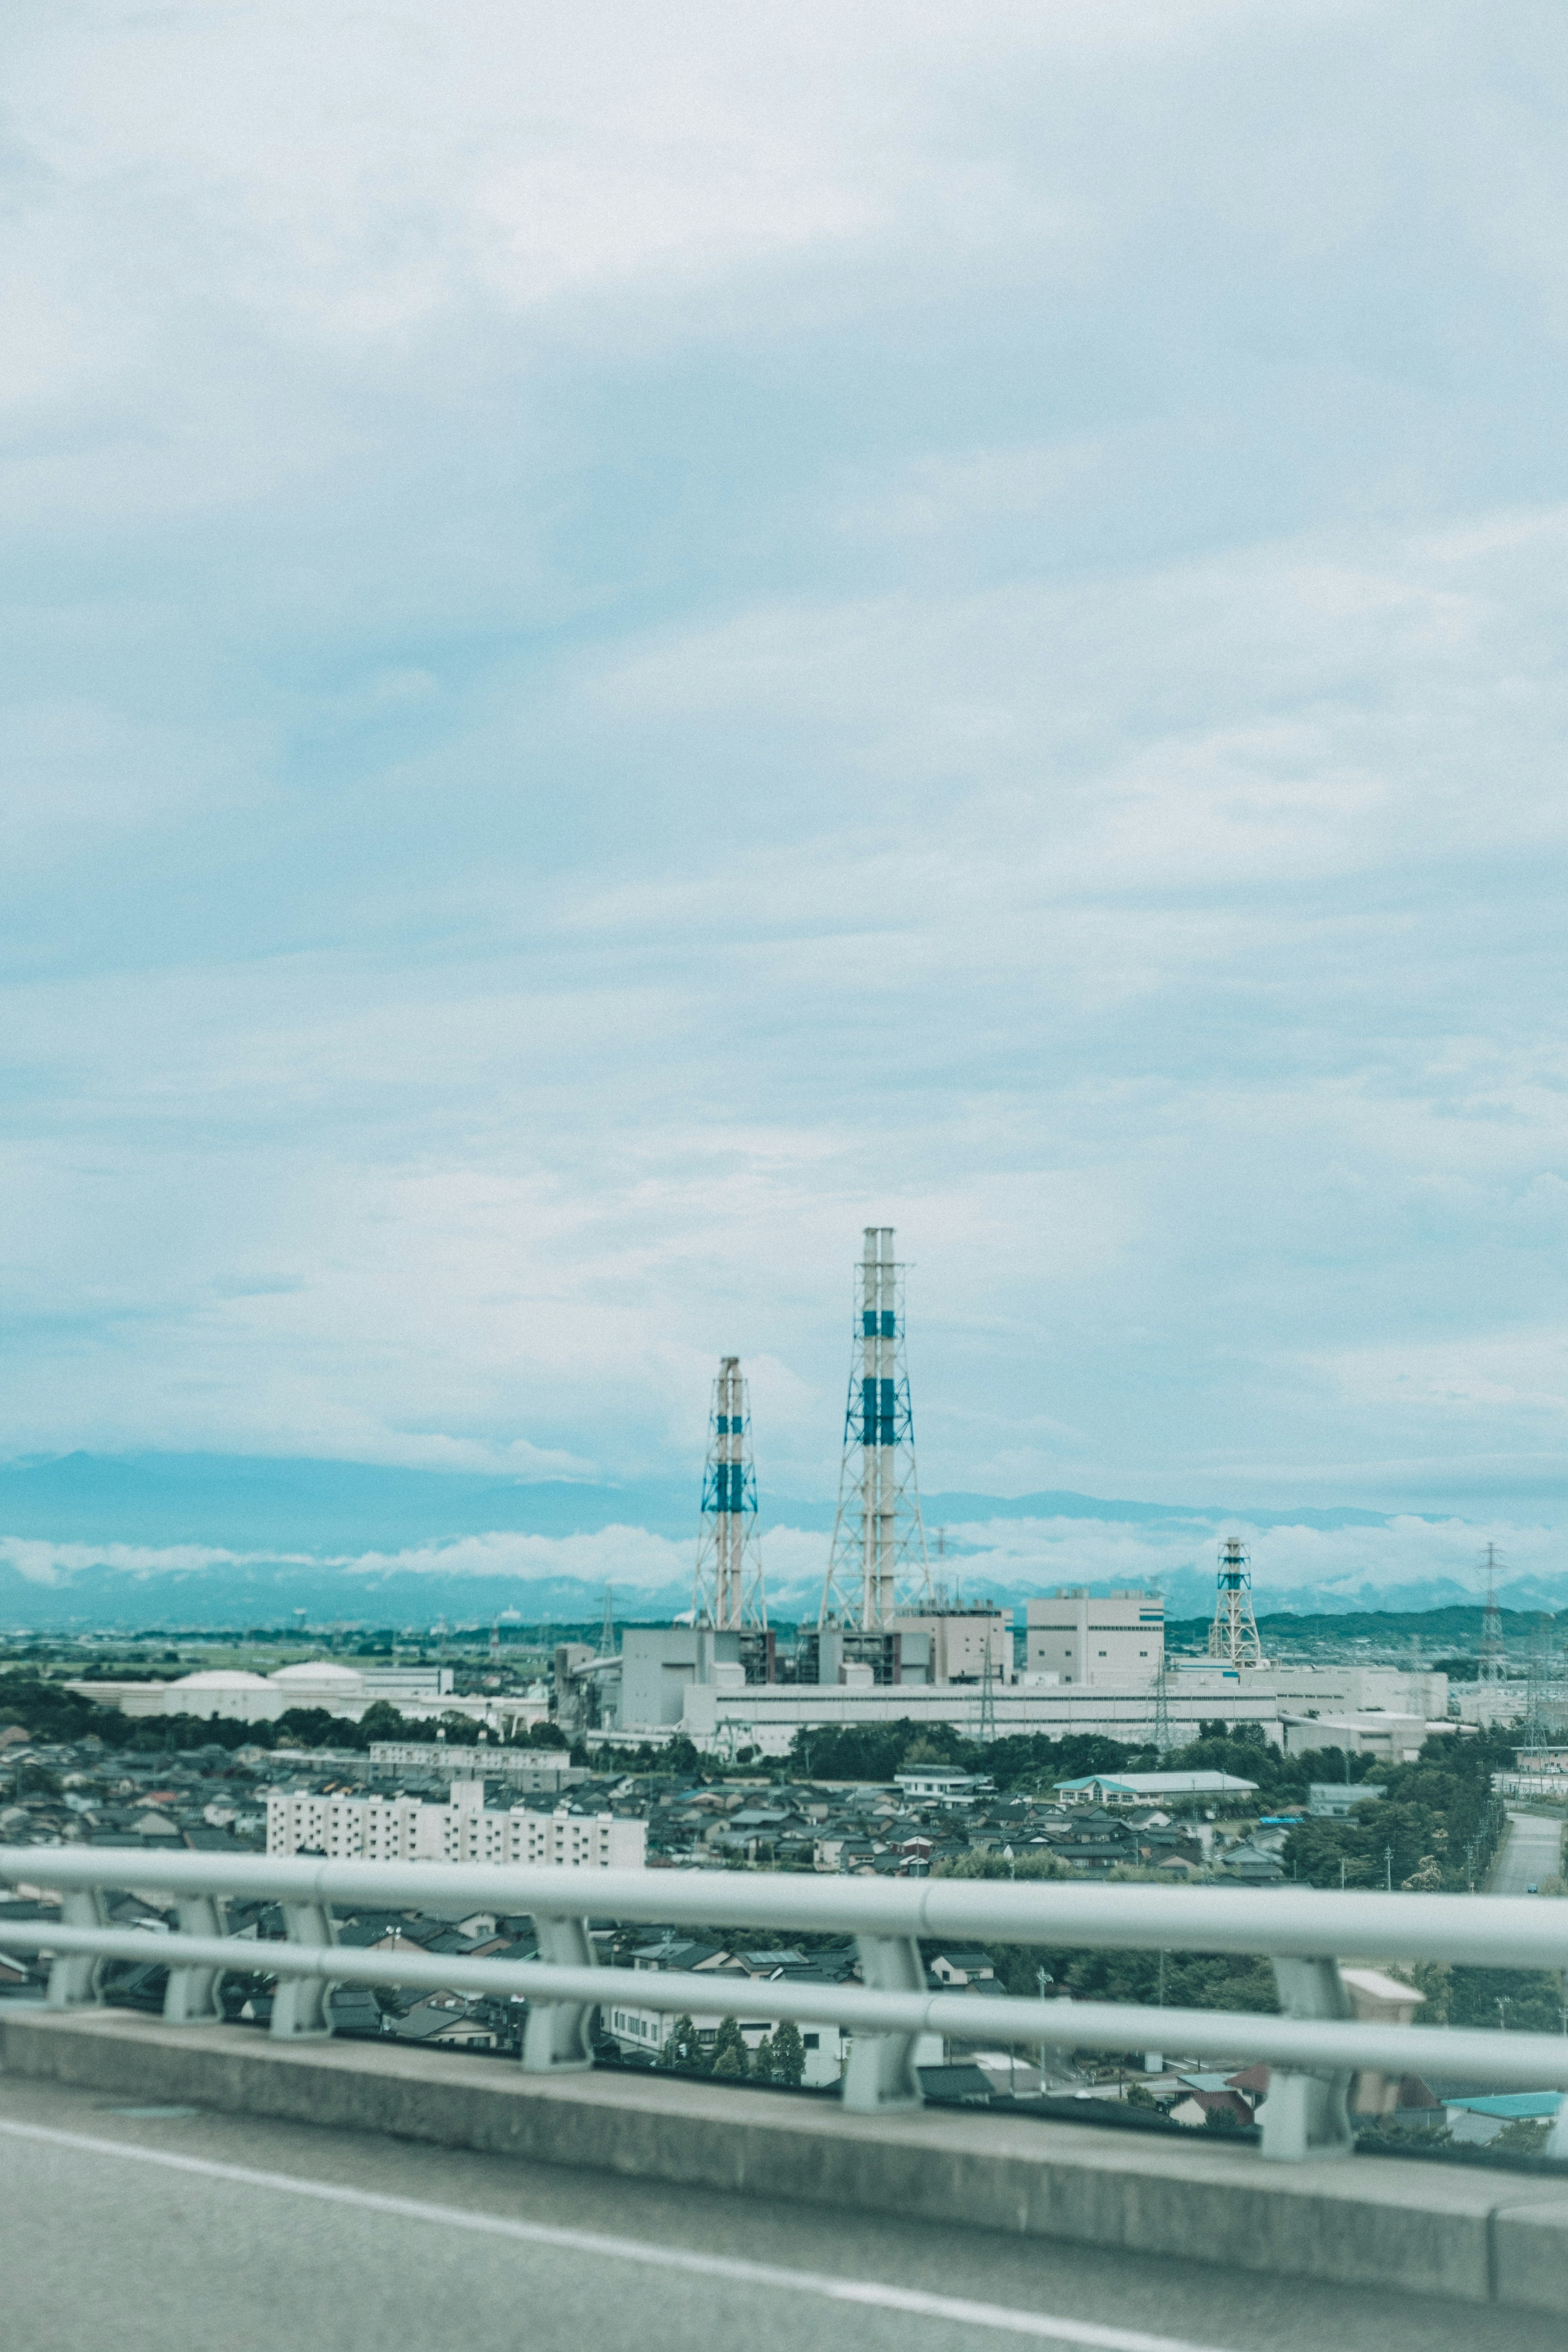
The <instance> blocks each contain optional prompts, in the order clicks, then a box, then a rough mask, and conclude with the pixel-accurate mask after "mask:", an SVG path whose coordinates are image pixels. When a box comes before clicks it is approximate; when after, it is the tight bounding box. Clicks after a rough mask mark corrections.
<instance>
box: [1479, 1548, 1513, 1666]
mask: <svg viewBox="0 0 1568 2352" xmlns="http://www.w3.org/2000/svg"><path fill="white" fill-rule="evenodd" d="M1507 1656H1508V1651H1507V1646H1506V1644H1505V1643H1504V1641H1503V1638H1502V1616H1501V1613H1500V1611H1499V1608H1498V1605H1497V1546H1496V1544H1488V1546H1487V1605H1486V1608H1485V1609H1484V1610H1483V1612H1481V1646H1480V1670H1479V1676H1478V1679H1479V1681H1481V1682H1483V1683H1500V1682H1501V1680H1502V1678H1503V1667H1504V1664H1505V1663H1506V1660H1507Z"/></svg>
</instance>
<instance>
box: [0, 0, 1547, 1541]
mask: <svg viewBox="0 0 1568 2352" xmlns="http://www.w3.org/2000/svg"><path fill="white" fill-rule="evenodd" d="M0 91H3V93H4V96H3V100H0V107H3V110H0V217H3V220H4V232H3V235H0V306H3V315H4V317H5V321H6V325H5V332H4V334H3V335H0V530H3V532H4V537H5V545H6V549H7V560H6V562H5V570H4V580H3V583H0V595H3V597H4V600H5V602H4V614H3V626H0V693H3V696H4V710H3V719H0V742H3V746H4V749H3V752H0V760H3V789H0V991H3V993H0V1183H3V1187H4V1196H5V1204H6V1205H5V1217H4V1219H3V1220H0V1315H3V1318H4V1330H5V1345H4V1348H3V1349H0V1454H4V1455H5V1456H6V1457H9V1458H11V1459H25V1458H28V1457H33V1456H38V1455H49V1454H62V1453H68V1452H70V1451H73V1450H76V1449H84V1450H86V1451H89V1452H92V1453H98V1454H158V1453H181V1454H187V1453H197V1454H200V1453H204V1452H210V1453H214V1454H230V1455H234V1454H252V1455H264V1456H278V1457H290V1458H291V1457H299V1456H310V1457H316V1458H319V1459H329V1460H342V1461H347V1462H356V1463H364V1464H382V1465H407V1466H411V1467H422V1468H427V1469H451V1470H466V1471H483V1470H497V1471H500V1472H504V1473H507V1474H511V1475H520V1476H522V1477H524V1478H528V1479H536V1478H537V1479H544V1478H553V1477H558V1476H566V1477H572V1478H582V1479H589V1478H593V1479H598V1480H601V1481H609V1482H612V1483H613V1482H617V1481H635V1480H638V1479H650V1478H664V1477H670V1476H683V1475H690V1474H691V1473H692V1472H693V1470H694V1468H695V1465H699V1464H700V1459H701V1454H702V1449H703V1440H704V1416H705V1412H706V1403H707V1391H708V1383H709V1381H710V1380H711V1378H712V1375H713V1370H714V1368H715V1364H716V1358H717V1357H718V1355H719V1354H720V1353H721V1352H724V1353H727V1352H737V1353H739V1354H740V1355H741V1356H742V1358H743V1360H744V1361H745V1364H746V1367H747V1371H748V1373H749V1375H750V1378H751V1381H752V1398H753V1409H754V1418H755V1428H756V1443H757V1452H758V1468H759V1475H761V1477H762V1478H763V1481H764V1484H765V1486H768V1485H770V1486H772V1488H773V1489H774V1491H776V1492H781V1493H788V1494H792V1495H800V1496H824V1495H831V1492H832V1491H833V1488H834V1485H835V1482H836V1474H837V1457H838V1447H839V1439H840V1433H841V1416H842V1395H843V1382H844V1377H845V1372H846V1370H847V1364H848V1354H849V1348H848V1341H849V1317H850V1305H851V1266H852V1260H853V1258H854V1257H855V1255H857V1254H858V1250H859V1245H860V1233H861V1229H862V1226H863V1225H864V1224H866V1223H891V1224H893V1225H894V1226H895V1227H896V1228H897V1231H898V1244H899V1251H900V1255H901V1256H902V1257H904V1259H906V1260H907V1262H908V1267H909V1271H908V1311H909V1331H910V1341H909V1349H910V1367H911V1374H912V1379H913V1382H914V1395H915V1428H916V1435H917V1440H918V1443H919V1447H920V1456H921V1475H922V1478H923V1481H924V1483H925V1485H926V1486H930V1487H934V1488H944V1487H946V1488H963V1489H966V1490H969V1491H973V1492H977V1493H981V1494H990V1495H996V1496H1018V1495H1021V1494H1025V1493H1030V1492H1033V1491H1035V1490H1039V1489H1057V1488H1071V1489H1073V1490H1076V1491H1079V1492H1082V1493H1087V1494H1091V1495H1102V1496H1124V1497H1133V1498H1145V1499H1151V1500H1162V1501H1167V1502H1172V1503H1188V1504H1194V1505H1206V1506H1207V1505H1215V1506H1227V1507H1236V1508H1239V1509H1246V1508H1250V1507H1263V1506H1265V1505H1267V1506H1270V1507H1284V1506H1289V1505H1296V1504H1301V1505H1314V1506H1319V1507H1332V1506H1335V1505H1354V1506H1356V1507H1364V1508H1366V1509H1369V1510H1372V1511H1376V1512H1386V1513H1390V1514H1395V1515H1409V1514H1423V1513H1434V1514H1438V1515H1443V1514H1452V1513H1458V1514H1460V1515H1462V1516H1465V1517H1467V1518H1468V1519H1469V1520H1473V1521H1475V1522H1476V1523H1477V1524H1479V1523H1480V1522H1481V1521H1483V1520H1484V1521H1487V1522H1488V1523H1490V1522H1491V1521H1494V1520H1495V1521H1498V1522H1499V1523H1508V1524H1517V1525H1521V1526H1522V1525H1529V1526H1532V1527H1533V1526H1542V1527H1550V1526H1554V1525H1555V1524H1556V1523H1557V1522H1558V1521H1559V1520H1560V1519H1561V1518H1563V1517H1568V1476H1565V1473H1564V1462H1563V1437H1564V1424H1565V1417H1568V1355H1565V1352H1564V1336H1563V1334H1564V1310H1565V1307H1568V1297H1565V1285H1564V1274H1563V1265H1564V1255H1563V1242H1564V1238H1565V1226H1568V1106H1565V1099H1564V1079H1565V1055H1564V1046H1563V1012H1562V1006H1563V980H1564V972H1563V919H1562V902H1563V849H1564V832H1565V829H1568V798H1565V795H1564V793H1563V782H1562V773H1561V771H1562V764H1563V763H1562V752H1561V743H1562V740H1563V721H1564V717H1565V712H1568V687H1565V680H1564V663H1563V640H1564V628H1563V624H1564V620H1565V618H1568V614H1565V611H1564V606H1565V604H1568V566H1565V562H1564V558H1565V555H1568V433H1565V432H1564V429H1563V428H1564V424H1565V422H1568V419H1565V416H1564V408H1565V404H1568V403H1565V395H1564V390H1563V383H1564V377H1563V346H1564V341H1565V338H1568V214H1565V206H1564V198H1565V194H1568V187H1565V183H1568V149H1565V147H1564V142H1563V138H1562V121H1563V103H1564V100H1565V98H1568V21H1565V20H1564V18H1563V14H1562V11H1561V9H1560V8H1558V7H1553V6H1548V5H1541V4H1540V0H1518V5H1515V6H1513V7H1511V8H1510V9H1508V10H1506V11H1500V12H1490V13H1486V12H1483V13H1479V14H1478V12H1477V11H1476V10H1475V9H1474V8H1473V7H1469V6H1458V5H1445V0H1419V5H1416V0H1412V5H1391V0H1384V5H1370V0H1274V5H1270V6H1269V7H1267V8H1262V9H1260V8H1259V7H1257V6H1256V5H1230V0H1126V5H1122V0H1036V5H1030V6H1022V5H990V0H965V5H962V6H958V5H946V0H926V5H922V6H920V7H918V8H916V9H914V10H910V9H909V8H907V7H904V6H899V7H894V6H893V5H882V4H881V0H833V5H831V6H830V5H819V0H798V5H795V6H793V7H791V8H790V9H789V10H787V11H786V10H741V11H737V10H736V9H734V8H733V7H729V6H719V5H701V0H672V5H668V6H665V7H663V8H661V9H659V10H656V11H651V10H648V9H646V8H643V7H635V6H630V5H616V0H579V5H574V6H573V7H571V8H570V9H567V8H564V7H553V8H552V7H541V6H538V5H526V4H525V0H508V5H505V6H503V5H498V4H497V0H442V5H439V6H436V5H433V4H432V0H404V4H403V5H400V6H398V7H397V8H396V9H395V10H385V11H367V10H363V9H360V8H353V9H350V8H347V7H344V6H342V5H337V0H312V5H310V6H308V7H306V6H303V5H299V6H290V5H283V0H272V5H267V6H252V5H216V4H215V0H204V5H199V6H198V5H186V0H171V5H134V6H132V5H109V0H98V5H90V0H78V4H77V5H73V0H48V5H42V0H15V5H13V6H12V7H11V8H10V9H9V10H8V11H7V12H6V15H5V24H4V26H3V27H0ZM1548 1549H1550V1548H1548ZM1531 1557H1532V1559H1534V1558H1535V1554H1534V1553H1533V1552H1532V1554H1531ZM1541 1557H1542V1561H1544V1558H1545V1555H1544V1553H1542V1555H1541Z"/></svg>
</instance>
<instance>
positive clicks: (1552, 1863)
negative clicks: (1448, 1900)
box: [1491, 1813, 1563, 1895]
mask: <svg viewBox="0 0 1568 2352" xmlns="http://www.w3.org/2000/svg"><path fill="white" fill-rule="evenodd" d="M1562 1857H1563V1824H1562V1822H1560V1821H1557V1820H1548V1819H1547V1818H1546V1817H1545V1816H1544V1815H1542V1814H1540V1813H1510V1815H1509V1817H1508V1835H1507V1837H1506V1838H1504V1840H1503V1843H1502V1851H1501V1853H1500V1854H1499V1855H1498V1858H1497V1866H1496V1868H1495V1869H1494V1870H1493V1872H1492V1881H1491V1892H1492V1894H1494V1895H1522V1894H1523V1893H1524V1892H1525V1890H1526V1889H1527V1888H1528V1887H1531V1886H1539V1885H1540V1884H1541V1882H1542V1879H1543V1878H1554V1877H1555V1876H1556V1875H1557V1874H1558V1873H1559V1871H1560V1870H1561V1869H1562V1866H1563V1862H1562Z"/></svg>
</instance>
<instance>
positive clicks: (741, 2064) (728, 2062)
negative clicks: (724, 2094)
mask: <svg viewBox="0 0 1568 2352" xmlns="http://www.w3.org/2000/svg"><path fill="white" fill-rule="evenodd" d="M713 2071H714V2073H715V2074H723V2075H726V2076H727V2077H734V2078H737V2079H738V2078H743V2077H744V2076H745V2074H746V2061H745V2059H744V2058H743V2057H742V2056H741V2054H740V2052H739V2051H738V2050H737V2049H735V2048H734V2047H733V2045H732V2046H731V2047H730V2048H729V2049H727V2050H720V2051H719V2052H718V2053H716V2056H715V2058H714V2062H713Z"/></svg>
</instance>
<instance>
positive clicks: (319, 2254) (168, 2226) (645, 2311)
mask: <svg viewBox="0 0 1568 2352" xmlns="http://www.w3.org/2000/svg"><path fill="white" fill-rule="evenodd" d="M0 2240H3V2245H4V2253H3V2258H0V2271H3V2285H0V2314H3V2326H4V2336H5V2346H6V2347H7V2352H94V2347H99V2346H101V2347H104V2352H214V2347H222V2352H278V2347H280V2346H286V2347H288V2352H389V2347H395V2352H414V2347H421V2352H423V2347H427V2346H428V2347H442V2346H447V2345H459V2346H461V2347H463V2352H519V2347H527V2352H710V2347H715V2346H723V2347H735V2352H990V2348H991V2347H996V2346H997V2345H998V2343H999V2342H1001V2341H1005V2340H1007V2339H1009V2338H1010V2339H1012V2340H1013V2341H1015V2342H1016V2341H1017V2340H1018V2339H1019V2338H1020V2337H1022V2338H1025V2339H1032V2340H1034V2341H1036V2342H1040V2343H1045V2344H1051V2345H1066V2346H1073V2345H1084V2346H1088V2347H1093V2352H1192V2347H1202V2352H1322V2347H1323V2346H1324V2345H1333V2347H1334V2352H1481V2347H1495V2346H1496V2345H1497V2344H1498V2343H1499V2342H1500V2340H1502V2338H1501V2336H1500V2330H1504V2331H1506V2340H1507V2343H1508V2346H1509V2352H1562V2345H1563V2327H1562V2322H1561V2320H1560V2319H1548V2318H1545V2317H1542V2318H1539V2319H1537V2318H1533V2317H1531V2316H1528V2315H1520V2314H1515V2313H1509V2314H1507V2315H1502V2314H1500V2313H1498V2312H1495V2311H1493V2312H1490V2313H1489V2312H1487V2311H1484V2310H1479V2309H1476V2308H1472V2307H1469V2306H1466V2305H1454V2304H1452V2303H1444V2302H1439V2301H1437V2300H1435V2299H1428V2298H1427V2297H1425V2296H1410V2295H1405V2294H1385V2293H1382V2292H1379V2291H1377V2290H1375V2289H1367V2288H1358V2289H1356V2290H1354V2292H1350V2291H1341V2290H1338V2289H1334V2288H1327V2287H1320V2286H1313V2285H1311V2284H1301V2283H1300V2282H1298V2281H1294V2280H1289V2279H1285V2280H1278V2279H1273V2278H1270V2277H1268V2276H1265V2275H1262V2274H1259V2273H1239V2272H1237V2273H1221V2272H1218V2271H1214V2270H1209V2269H1206V2268H1205V2267H1203V2266H1202V2265H1201V2264H1198V2263H1179V2262H1169V2261H1161V2260H1155V2259H1148V2258H1144V2257H1136V2258H1134V2257H1131V2256H1122V2255H1114V2254H1107V2253H1103V2252H1094V2251H1090V2250H1087V2249H1081V2248H1076V2247H1071V2246H1056V2245H1051V2244H1048V2243H1042V2242H1040V2241H1029V2242H1026V2241H1022V2240H1019V2239H1016V2238H1003V2237H993V2236H989V2235H987V2234H985V2233H984V2232H981V2231H963V2230H943V2229H940V2228H932V2227H930V2226H928V2225H927V2224H925V2223H924V2222H922V2223H919V2224H914V2223H900V2222H897V2221H887V2222H883V2221H873V2220H870V2219H866V2218H862V2217H860V2216H843V2215H839V2214H836V2213H832V2212H826V2211H822V2212H818V2211H814V2210H808V2209H803V2208H800V2207H786V2206H780V2207H778V2208H772V2209H770V2208H768V2206H766V2205H762V2204H758V2202H757V2201H755V2200H750V2199H742V2198H736V2197H725V2196H721V2195H716V2194H714V2193H712V2192H710V2191H706V2190H700V2189H699V2190H691V2191H687V2190H685V2189H673V2188H664V2187H662V2186H660V2185H657V2184H654V2183H650V2182H644V2181H620V2180H612V2179H607V2178H606V2177H604V2176H602V2175H599V2174H593V2173H573V2172H567V2171H561V2170H555V2169H551V2168H544V2167H540V2166H536V2165H530V2164H525V2163H521V2162H518V2161H517V2160H515V2159H513V2158H505V2157H490V2156H480V2155H474V2154H471V2153H468V2152H466V2151H456V2150H449V2149H441V2148H431V2147H420V2146H417V2145H413V2144H410V2143H406V2142H402V2141H397V2140H392V2139H389V2138H382V2137H376V2136H372V2135H370V2134H365V2135H362V2136H361V2135H357V2134H350V2133H344V2132H336V2131H326V2130H312V2129H311V2128H310V2127H309V2126H305V2125H295V2124H279V2123H269V2122H266V2121H264V2120H260V2119H254V2118H249V2117H245V2118H242V2117H237V2116H220V2115H214V2114H204V2113H202V2112H200V2111H198V2110H196V2109H193V2108H189V2107H172V2108H167V2107H166V2108H158V2107H152V2106H138V2105H134V2104H133V2103H131V2102H129V2101H114V2100H109V2099H106V2098H105V2097H104V2096H103V2095H102V2094H100V2093H92V2092H78V2091H70V2090H66V2089H62V2088H61V2087H60V2086H58V2085H57V2084H42V2083H29V2082H26V2081H23V2080H20V2079H17V2078H4V2077H0Z"/></svg>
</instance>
